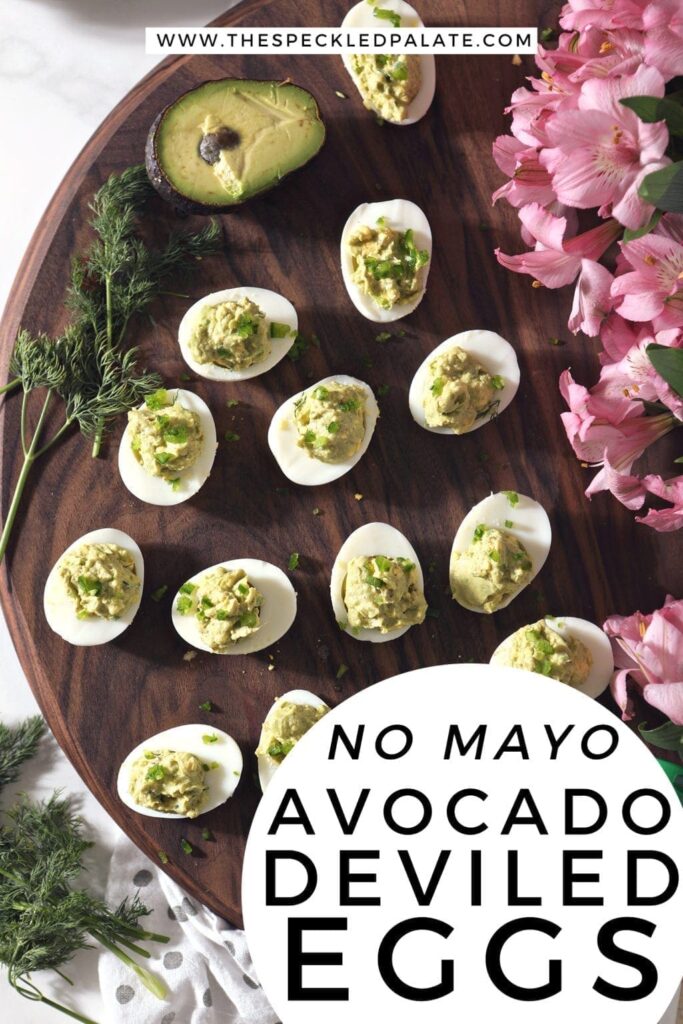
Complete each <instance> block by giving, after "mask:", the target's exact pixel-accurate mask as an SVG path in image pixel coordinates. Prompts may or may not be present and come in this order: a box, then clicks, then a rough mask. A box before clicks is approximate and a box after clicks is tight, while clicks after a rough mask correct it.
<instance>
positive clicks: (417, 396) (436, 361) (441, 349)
mask: <svg viewBox="0 0 683 1024" xmlns="http://www.w3.org/2000/svg"><path fill="white" fill-rule="evenodd" d="M518 387H519V363H518V362H517V356H516V354H515V350H514V349H513V347H512V345H511V344H510V343H509V342H508V341H505V339H504V338H501V336H500V335H499V334H495V333H494V332H493V331H482V330H473V331H462V332H461V333H460V334H454V335H453V337H451V338H447V339H446V341H442V342H441V344H440V345H437V346H436V348H435V349H433V350H432V351H431V352H430V353H429V355H428V356H427V358H426V359H425V360H424V361H423V362H422V363H421V364H420V366H419V367H418V369H417V372H416V373H415V376H414V377H413V380H412V383H411V385H410V391H409V393H408V404H409V406H410V412H411V414H412V417H413V419H414V420H415V422H416V423H419V425H420V426H421V427H424V429H425V430H431V431H432V432H433V433H435V434H468V433H469V432H470V431H471V430H477V428H478V427H483V425H484V424H485V423H488V422H489V420H490V419H492V418H493V417H494V416H500V414H501V413H502V412H503V410H504V409H507V407H508V405H509V404H510V402H511V401H512V399H513V398H514V397H515V395H516V394H517V389H518Z"/></svg>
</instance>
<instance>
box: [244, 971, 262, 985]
mask: <svg viewBox="0 0 683 1024" xmlns="http://www.w3.org/2000/svg"><path fill="white" fill-rule="evenodd" d="M242 981H243V982H244V984H245V985H248V986H249V988H261V986H260V985H259V983H258V981H254V979H253V978H250V977H249V975H248V974H243V975H242Z"/></svg>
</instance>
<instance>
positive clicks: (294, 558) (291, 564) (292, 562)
mask: <svg viewBox="0 0 683 1024" xmlns="http://www.w3.org/2000/svg"><path fill="white" fill-rule="evenodd" d="M287 568H288V569H298V568H299V552H298V551H292V553H291V555H290V556H289V561H288V562H287Z"/></svg>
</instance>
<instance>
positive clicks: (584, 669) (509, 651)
mask: <svg viewBox="0 0 683 1024" xmlns="http://www.w3.org/2000/svg"><path fill="white" fill-rule="evenodd" d="M500 664H503V665H509V666H510V668H525V669H527V670H528V671H529V672H537V673H539V674H540V675H542V676H549V677H550V678H551V679H557V680H558V682H560V683H567V684H568V685H569V686H583V684H584V683H585V682H586V680H587V679H588V675H589V673H590V670H591V667H592V665H593V657H592V655H591V652H590V651H589V650H588V648H587V647H586V645H585V644H583V643H582V642H581V641H580V640H577V639H576V638H575V637H572V636H562V635H561V634H560V633H558V632H557V631H556V630H554V629H553V628H552V627H551V626H549V625H548V623H547V622H546V621H545V619H539V620H538V622H533V623H532V624H531V625H530V626H522V628H521V629H518V630H517V632H516V633H513V634H512V636H511V637H509V638H508V640H507V641H506V643H505V645H504V648H503V649H502V651H501V656H500Z"/></svg>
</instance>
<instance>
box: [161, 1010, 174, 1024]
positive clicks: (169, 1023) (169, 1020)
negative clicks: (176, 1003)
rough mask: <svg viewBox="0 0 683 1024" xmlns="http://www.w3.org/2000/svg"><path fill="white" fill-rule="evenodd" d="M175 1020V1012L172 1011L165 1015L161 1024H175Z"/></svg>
mask: <svg viewBox="0 0 683 1024" xmlns="http://www.w3.org/2000/svg"><path fill="white" fill-rule="evenodd" d="M174 1020H175V1010H171V1012H170V1013H165V1014H164V1015H163V1017H162V1018H161V1021H160V1024H173V1021H174Z"/></svg>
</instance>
